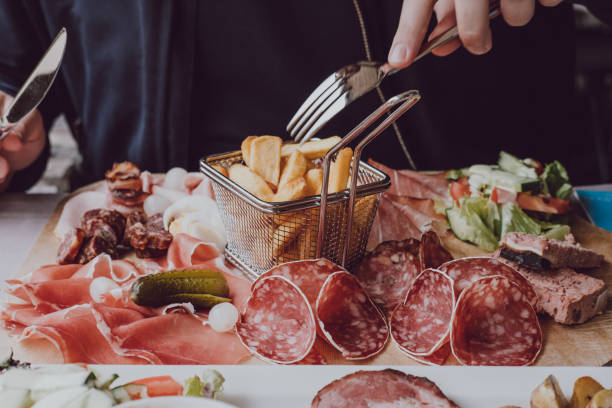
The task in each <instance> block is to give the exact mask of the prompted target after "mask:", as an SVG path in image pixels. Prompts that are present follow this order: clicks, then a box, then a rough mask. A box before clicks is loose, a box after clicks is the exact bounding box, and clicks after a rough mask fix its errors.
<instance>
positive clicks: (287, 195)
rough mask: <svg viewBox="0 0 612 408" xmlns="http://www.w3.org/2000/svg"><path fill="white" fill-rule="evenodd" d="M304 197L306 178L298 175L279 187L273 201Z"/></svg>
mask: <svg viewBox="0 0 612 408" xmlns="http://www.w3.org/2000/svg"><path fill="white" fill-rule="evenodd" d="M304 197H306V180H304V177H298V178H296V179H293V180H291V181H290V182H288V183H286V184H284V185H283V186H281V187H279V189H278V191H277V192H276V194H275V195H274V201H276V202H280V201H292V200H299V199H300V198H304Z"/></svg>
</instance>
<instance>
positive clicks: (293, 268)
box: [252, 258, 344, 310]
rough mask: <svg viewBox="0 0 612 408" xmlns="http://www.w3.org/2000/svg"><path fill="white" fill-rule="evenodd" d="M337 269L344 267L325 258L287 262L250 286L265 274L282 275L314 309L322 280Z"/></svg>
mask: <svg viewBox="0 0 612 408" xmlns="http://www.w3.org/2000/svg"><path fill="white" fill-rule="evenodd" d="M338 271H344V268H343V267H341V266H338V265H336V264H335V263H333V262H332V261H330V260H327V259H325V258H319V259H308V260H302V261H295V262H287V263H284V264H280V265H277V266H275V267H273V268H272V269H270V270H268V271H267V272H265V273H264V274H262V275H261V276H260V277H259V278H257V280H256V281H255V282H253V285H252V287H254V286H255V285H257V283H258V282H259V281H260V280H261V279H263V278H265V277H267V276H283V277H285V278H287V279H289V280H290V281H291V282H293V283H295V285H296V286H297V287H298V288H300V289H301V290H302V292H303V293H304V295H305V296H306V298H307V299H308V301H309V302H310V305H311V306H312V308H313V310H314V308H315V302H316V301H317V296H319V291H320V290H321V287H322V286H323V282H325V279H327V277H328V276H329V275H331V274H332V273H334V272H338Z"/></svg>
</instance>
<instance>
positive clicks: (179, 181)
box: [164, 167, 187, 191]
mask: <svg viewBox="0 0 612 408" xmlns="http://www.w3.org/2000/svg"><path fill="white" fill-rule="evenodd" d="M186 175H187V170H185V169H183V168H181V167H173V168H171V169H170V170H168V172H167V173H166V178H165V179H164V187H166V188H170V189H172V190H179V191H181V190H184V189H185V186H184V184H183V180H184V179H185V176H186Z"/></svg>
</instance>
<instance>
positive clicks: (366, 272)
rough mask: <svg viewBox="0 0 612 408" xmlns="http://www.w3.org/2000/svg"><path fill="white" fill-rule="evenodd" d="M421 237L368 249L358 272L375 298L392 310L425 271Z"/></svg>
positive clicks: (386, 308)
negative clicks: (422, 266) (422, 264)
mask: <svg viewBox="0 0 612 408" xmlns="http://www.w3.org/2000/svg"><path fill="white" fill-rule="evenodd" d="M419 245H420V244H419V241H418V240H416V239H412V238H410V239H406V240H403V241H387V242H383V243H382V244H380V245H378V246H377V247H376V248H375V249H374V250H373V251H372V252H370V253H368V254H367V255H366V256H365V257H364V258H363V260H362V261H361V263H360V264H359V266H358V267H357V269H356V270H355V271H354V273H355V276H356V277H357V279H359V282H360V283H361V284H362V285H363V287H364V289H365V290H366V292H367V293H368V295H369V296H370V297H371V298H372V300H373V301H374V302H375V303H376V304H377V305H379V306H381V307H382V308H384V309H385V310H387V311H388V312H390V311H392V310H393V309H395V307H397V305H398V304H400V303H401V302H402V301H403V300H404V298H405V297H406V292H407V291H408V288H410V285H412V281H413V280H414V279H415V278H416V277H417V276H418V274H419V273H420V272H421V266H420V262H419Z"/></svg>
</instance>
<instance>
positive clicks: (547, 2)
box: [540, 0, 563, 7]
mask: <svg viewBox="0 0 612 408" xmlns="http://www.w3.org/2000/svg"><path fill="white" fill-rule="evenodd" d="M562 1H563V0H540V4H541V5H543V6H545V7H555V6H558V5H559V4H561V2H562Z"/></svg>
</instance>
